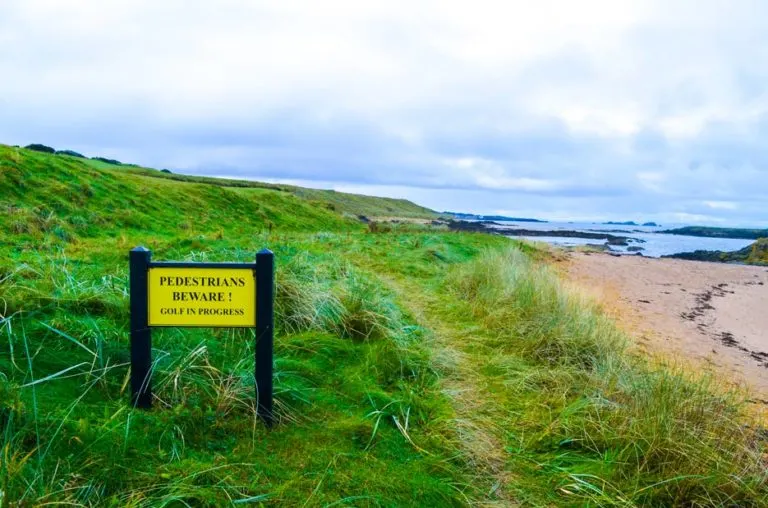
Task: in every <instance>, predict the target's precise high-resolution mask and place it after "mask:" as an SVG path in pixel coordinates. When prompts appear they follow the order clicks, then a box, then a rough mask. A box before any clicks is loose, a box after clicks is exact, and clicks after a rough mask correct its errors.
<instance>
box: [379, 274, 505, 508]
mask: <svg viewBox="0 0 768 508" xmlns="http://www.w3.org/2000/svg"><path fill="white" fill-rule="evenodd" d="M378 276H379V278H380V279H381V280H382V282H384V283H385V284H386V285H387V286H388V287H389V288H390V289H391V290H393V291H394V292H395V293H396V294H397V296H398V299H399V301H400V303H401V305H403V307H404V308H405V309H406V310H407V311H408V312H409V313H410V314H411V315H412V316H413V318H414V319H415V320H416V321H417V322H418V323H419V324H420V325H421V326H423V327H424V328H426V329H428V330H429V332H430V335H431V339H432V347H433V354H434V359H435V363H436V368H437V369H438V371H439V372H440V374H441V384H442V391H443V393H444V394H445V395H446V396H447V397H448V398H449V400H450V401H451V405H452V407H453V410H454V412H455V421H454V425H455V428H456V432H457V434H458V436H459V440H460V443H461V446H462V451H463V452H464V456H465V459H466V460H467V463H468V464H469V466H470V468H471V470H472V472H473V473H472V474H473V478H472V481H473V482H472V483H473V487H475V488H474V489H472V490H474V491H475V493H474V495H470V496H469V499H470V501H471V502H472V504H474V505H477V506H516V505H517V503H516V502H515V501H514V498H513V496H512V495H511V493H510V492H509V487H508V486H509V482H510V479H511V473H510V472H509V471H508V469H507V464H508V463H509V458H508V453H507V451H506V448H505V445H504V434H505V433H504V431H503V429H502V428H501V427H500V426H499V422H502V421H504V420H505V417H504V415H503V413H504V410H503V407H502V405H501V403H500V402H499V401H497V400H495V398H494V395H493V393H494V390H493V389H492V388H491V383H492V380H491V379H490V378H489V377H488V376H487V375H485V374H483V373H482V367H483V362H484V360H483V358H484V357H485V355H487V354H488V353H489V351H487V350H486V349H487V348H486V347H485V346H484V345H483V339H484V338H485V337H484V336H483V332H482V331H481V330H480V329H479V328H477V327H475V326H472V324H471V321H470V322H463V321H460V322H456V321H452V320H445V319H444V317H441V313H443V312H445V306H446V301H445V300H446V299H447V298H449V296H447V295H439V294H437V293H436V291H435V288H425V285H424V284H419V283H416V282H414V281H413V280H412V279H408V278H406V277H393V276H385V275H381V274H379V275H378Z"/></svg>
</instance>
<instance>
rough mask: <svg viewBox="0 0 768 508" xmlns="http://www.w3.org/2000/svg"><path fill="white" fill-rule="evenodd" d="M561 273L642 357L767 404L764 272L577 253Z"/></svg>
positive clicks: (767, 272)
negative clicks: (710, 376) (701, 373)
mask: <svg viewBox="0 0 768 508" xmlns="http://www.w3.org/2000/svg"><path fill="white" fill-rule="evenodd" d="M565 267H566V271H567V274H568V275H569V277H570V279H571V280H572V281H573V282H574V283H575V284H576V285H577V286H578V287H579V288H580V289H582V290H584V291H587V292H588V293H591V294H592V295H593V296H595V297H597V298H598V300H600V301H601V302H603V305H604V307H605V308H606V310H607V311H608V312H609V313H611V314H612V315H613V316H614V317H616V319H617V320H618V321H619V323H621V325H622V327H624V328H625V329H626V330H627V331H628V332H629V333H630V335H631V336H632V337H633V338H634V339H635V343H636V344H637V346H638V347H639V348H640V349H641V350H642V351H644V352H646V353H647V354H652V355H655V354H661V355H662V356H663V357H665V358H666V359H671V360H672V361H678V362H680V363H683V364H685V365H687V366H689V367H693V368H704V369H708V370H711V371H712V372H714V373H715V374H716V376H717V377H716V379H718V381H722V382H723V383H726V384H730V385H739V386H747V387H749V388H750V389H751V390H753V392H754V394H755V397H756V398H758V399H759V400H760V401H761V402H765V403H767V404H768V268H766V267H758V266H745V265H731V264H722V263H706V262H700V261H685V260H679V259H654V258H645V257H641V256H621V257H614V256H610V255H608V254H604V253H579V252H574V253H570V254H569V255H568V258H567V260H566V263H565Z"/></svg>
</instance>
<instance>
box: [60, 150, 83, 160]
mask: <svg viewBox="0 0 768 508" xmlns="http://www.w3.org/2000/svg"><path fill="white" fill-rule="evenodd" d="M56 155H69V156H70V157H79V158H81V159H85V155H83V154H81V153H78V152H75V151H72V150H57V151H56Z"/></svg>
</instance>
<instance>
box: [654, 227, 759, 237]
mask: <svg viewBox="0 0 768 508" xmlns="http://www.w3.org/2000/svg"><path fill="white" fill-rule="evenodd" d="M659 233H667V234H670V235H687V236H705V237H709V238H741V239H744V240H757V239H758V238H766V237H768V229H750V228H715V227H709V226H686V227H682V228H676V229H667V230H665V231H659Z"/></svg>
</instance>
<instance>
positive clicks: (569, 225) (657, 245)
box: [495, 221, 754, 257]
mask: <svg viewBox="0 0 768 508" xmlns="http://www.w3.org/2000/svg"><path fill="white" fill-rule="evenodd" d="M495 222H496V223H498V224H501V225H503V226H505V227H508V228H510V229H530V230H540V231H563V230H565V231H579V232H589V233H610V234H612V235H617V236H626V237H629V238H634V239H637V240H642V241H643V242H633V241H630V242H629V246H633V245H634V246H638V247H642V248H643V250H642V251H641V253H642V254H643V255H644V256H649V257H661V256H666V255H670V254H678V253H681V252H693V251H695V250H720V251H735V250H739V249H742V248H744V247H746V246H747V245H751V244H752V243H753V242H754V240H741V239H733V238H705V237H700V236H686V235H670V234H663V233H660V231H663V230H667V229H673V228H678V227H683V226H685V224H674V225H670V226H667V225H664V226H663V227H653V226H626V225H619V224H600V223H591V222H518V221H495ZM515 238H526V239H528V240H531V241H536V242H547V243H550V244H553V245H561V246H569V247H573V246H577V245H589V244H593V245H603V244H604V243H605V240H596V239H594V238H578V237H573V238H571V237H569V238H563V237H559V236H552V237H549V236H531V237H526V236H520V237H515ZM629 246H627V247H624V246H614V245H611V246H609V249H610V250H611V251H614V252H617V253H621V254H634V252H629V251H627V248H628V247H629Z"/></svg>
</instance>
